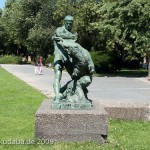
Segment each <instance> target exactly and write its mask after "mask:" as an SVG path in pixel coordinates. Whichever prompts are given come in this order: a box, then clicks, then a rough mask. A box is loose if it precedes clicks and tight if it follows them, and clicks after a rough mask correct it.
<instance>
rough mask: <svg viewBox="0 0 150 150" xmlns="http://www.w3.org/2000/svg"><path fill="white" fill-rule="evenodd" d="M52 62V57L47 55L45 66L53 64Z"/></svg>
mask: <svg viewBox="0 0 150 150" xmlns="http://www.w3.org/2000/svg"><path fill="white" fill-rule="evenodd" d="M53 62H54V55H48V57H47V59H46V60H45V64H53Z"/></svg>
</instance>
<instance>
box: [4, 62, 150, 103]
mask: <svg viewBox="0 0 150 150" xmlns="http://www.w3.org/2000/svg"><path fill="white" fill-rule="evenodd" d="M1 67H2V68H4V69H5V70H7V71H8V72H10V73H12V74H14V75H15V76H17V77H18V78H20V79H21V80H23V81H25V82H26V83H27V84H29V85H31V86H32V87H34V88H36V89H38V90H40V91H41V92H42V93H44V94H45V95H46V96H47V97H52V96H54V91H53V79H54V72H53V69H48V68H43V73H44V74H43V75H35V74H34V66H32V65H1ZM69 79H70V77H69V75H68V73H67V72H65V71H64V72H63V76H62V81H61V84H62V85H63V84H65V83H66V82H67V81H68V80H69ZM88 89H89V94H88V95H89V96H88V97H89V98H90V99H92V100H98V101H100V102H101V103H106V104H107V103H109V104H110V103H111V104H113V105H114V104H117V103H132V104H135V103H136V104H150V81H147V79H146V78H126V77H94V78H93V82H92V84H91V85H90V86H89V87H88Z"/></svg>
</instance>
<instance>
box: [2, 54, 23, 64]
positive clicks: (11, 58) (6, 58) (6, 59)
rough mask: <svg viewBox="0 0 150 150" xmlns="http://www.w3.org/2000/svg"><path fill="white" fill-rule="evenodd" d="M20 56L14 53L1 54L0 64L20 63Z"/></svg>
mask: <svg viewBox="0 0 150 150" xmlns="http://www.w3.org/2000/svg"><path fill="white" fill-rule="evenodd" d="M21 62H22V58H21V57H19V56H15V55H1V56H0V64H20V63H21Z"/></svg>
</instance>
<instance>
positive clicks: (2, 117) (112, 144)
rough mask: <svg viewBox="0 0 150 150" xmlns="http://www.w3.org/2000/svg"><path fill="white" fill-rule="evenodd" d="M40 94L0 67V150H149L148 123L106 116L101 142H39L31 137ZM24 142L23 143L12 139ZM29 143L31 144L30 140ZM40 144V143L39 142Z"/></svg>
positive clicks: (149, 133) (149, 125) (40, 98)
mask: <svg viewBox="0 0 150 150" xmlns="http://www.w3.org/2000/svg"><path fill="white" fill-rule="evenodd" d="M44 98H45V96H44V95H42V94H41V93H39V92H38V91H37V90H35V89H33V88H32V87H30V86H28V85H27V84H26V83H24V82H23V81H21V80H19V79H17V78H16V77H14V76H13V75H11V74H9V73H8V72H6V71H5V70H4V69H2V68H0V149H10V150H149V149H150V122H144V121H122V120H113V119H109V130H108V140H107V142H106V143H104V144H101V145H99V144H97V143H96V142H85V143H76V142H72V143H61V142H60V143H49V142H47V143H46V144H45V145H44V144H42V143H39V140H38V139H35V136H34V125H35V113H36V111H37V109H38V107H39V106H40V104H41V103H42V101H43V99H44ZM16 141H18V142H21V141H28V142H27V143H26V144H22V142H21V144H13V142H16ZM30 142H32V143H30ZM43 143H44V142H43Z"/></svg>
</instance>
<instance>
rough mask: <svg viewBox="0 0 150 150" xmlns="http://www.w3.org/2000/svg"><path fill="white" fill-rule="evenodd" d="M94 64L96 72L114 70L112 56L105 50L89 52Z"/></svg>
mask: <svg viewBox="0 0 150 150" xmlns="http://www.w3.org/2000/svg"><path fill="white" fill-rule="evenodd" d="M90 54H91V57H92V60H93V62H94V65H95V70H96V73H110V72H113V71H115V66H113V63H112V59H113V58H112V57H111V56H110V55H109V54H107V53H105V52H98V51H97V52H90Z"/></svg>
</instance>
